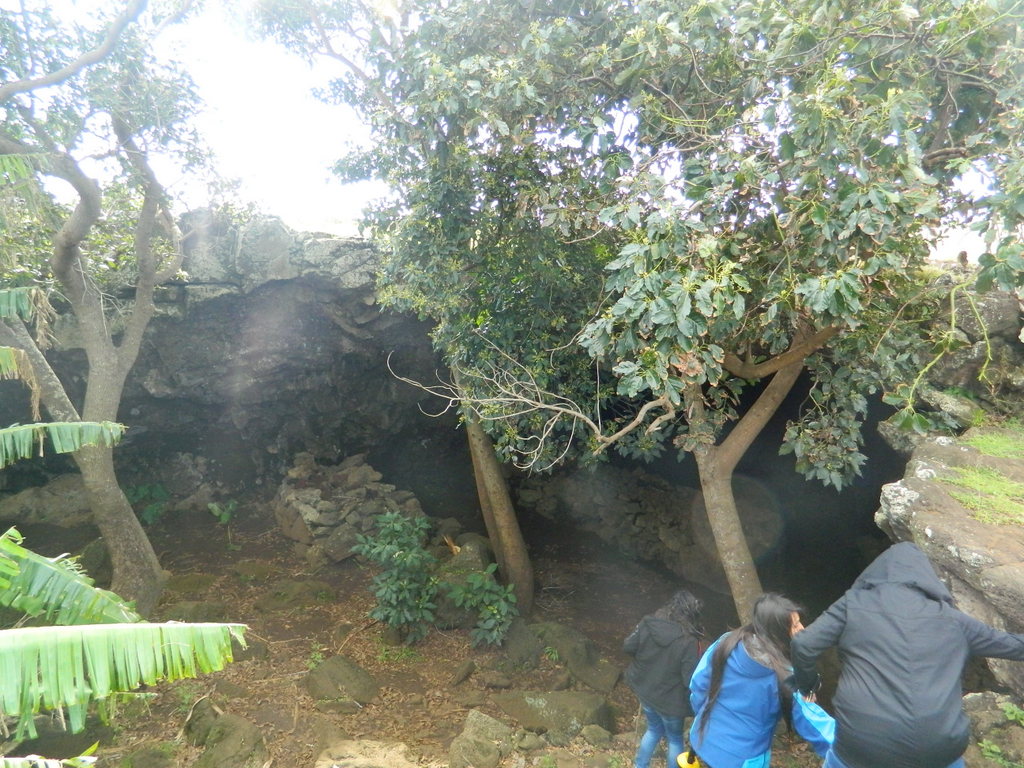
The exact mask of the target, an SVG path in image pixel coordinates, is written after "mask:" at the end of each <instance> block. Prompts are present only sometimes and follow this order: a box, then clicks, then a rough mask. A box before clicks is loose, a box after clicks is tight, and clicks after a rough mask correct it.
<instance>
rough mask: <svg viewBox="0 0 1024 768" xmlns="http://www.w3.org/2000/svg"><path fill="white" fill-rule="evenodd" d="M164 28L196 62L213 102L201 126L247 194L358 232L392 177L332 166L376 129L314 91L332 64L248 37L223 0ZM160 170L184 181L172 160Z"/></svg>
mask: <svg viewBox="0 0 1024 768" xmlns="http://www.w3.org/2000/svg"><path fill="white" fill-rule="evenodd" d="M165 35H166V40H163V41H161V42H162V44H163V45H166V46H168V49H169V51H168V52H169V53H171V54H172V55H175V57H176V58H178V59H179V60H181V61H182V62H183V63H184V64H185V65H186V67H187V68H188V69H189V71H190V74H191V75H192V78H193V79H194V80H195V81H196V85H197V87H198V90H199V95H200V96H201V98H202V99H203V101H204V102H205V108H204V110H203V112H202V114H201V115H200V117H199V119H198V129H199V130H200V132H201V134H202V135H203V136H204V138H205V139H206V141H207V142H208V144H209V146H210V147H211V148H212V150H213V152H214V153H215V155H216V161H215V162H216V166H217V168H218V169H219V171H220V173H221V175H222V176H224V177H226V178H237V179H239V180H240V181H241V187H240V190H239V195H240V197H241V198H242V200H243V201H246V202H254V203H256V204H257V205H258V206H259V207H260V210H261V211H262V212H263V213H267V214H273V215H275V216H280V217H281V218H282V219H283V220H284V222H285V223H286V224H288V225H289V226H291V227H293V228H295V229H298V230H305V231H323V232H329V233H331V234H338V235H354V234H356V227H355V221H356V220H357V219H358V217H359V214H360V212H361V210H362V208H363V206H364V205H365V203H366V202H368V201H369V200H370V199H372V198H373V197H375V196H378V195H380V194H381V193H382V192H383V186H382V185H379V184H373V183H359V184H349V185H343V184H342V183H341V182H340V181H338V180H337V179H336V177H334V176H333V174H332V173H331V171H330V166H331V165H332V164H333V163H334V161H335V160H337V159H338V158H339V157H341V156H342V155H343V154H344V149H345V145H346V144H347V143H362V142H364V141H365V140H366V137H367V131H366V129H365V128H364V127H363V126H362V125H361V124H360V123H359V121H358V119H357V118H356V117H355V116H354V114H353V113H352V112H351V111H348V110H346V109H345V108H343V107H339V106H331V105H327V104H324V103H322V102H320V101H318V100H317V99H316V98H315V97H314V96H313V95H312V93H311V89H312V88H314V87H316V86H319V85H323V84H324V83H326V81H327V79H328V78H329V76H330V74H332V73H331V72H330V71H327V72H324V73H314V71H313V70H311V69H310V68H309V67H308V66H307V65H306V64H305V63H304V62H302V61H301V60H300V59H299V58H298V57H294V56H291V55H289V54H288V53H287V52H286V51H285V50H284V49H283V48H281V47H280V46H278V45H276V44H274V43H270V42H261V41H255V40H251V39H247V38H246V35H245V32H244V30H242V29H238V28H236V27H234V26H233V25H232V23H231V22H230V21H229V19H228V17H227V15H226V14H225V13H224V12H223V10H222V8H221V4H220V3H219V2H211V3H207V8H206V9H204V11H203V12H202V14H201V15H198V16H196V17H195V18H193V19H191V20H189V21H188V22H187V23H186V24H183V25H180V26H179V27H177V28H171V29H169V30H167V31H166V32H165ZM160 53H161V54H163V53H164V51H160ZM161 180H162V181H163V182H164V183H165V184H170V185H174V184H175V182H176V179H175V178H174V177H173V175H170V174H168V172H167V171H166V170H164V169H161ZM179 183H184V182H183V181H181V182H179Z"/></svg>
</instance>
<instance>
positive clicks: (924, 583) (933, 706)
mask: <svg viewBox="0 0 1024 768" xmlns="http://www.w3.org/2000/svg"><path fill="white" fill-rule="evenodd" d="M833 645H837V646H838V648H839V658H840V661H841V662H842V671H841V672H840V676H839V686H838V689H837V690H836V695H835V698H834V699H833V705H834V708H835V717H836V740H835V744H834V746H833V749H834V750H835V751H836V754H837V755H838V756H839V758H840V759H841V760H842V761H843V762H844V763H846V764H847V765H848V766H850V768H879V766H885V767H886V768H946V766H948V765H949V764H950V763H953V762H954V761H956V760H957V758H959V757H960V756H961V755H962V754H963V752H964V750H965V749H966V748H967V740H968V733H969V731H968V721H967V717H966V715H964V712H963V705H962V702H961V697H962V695H963V693H962V691H961V687H960V678H961V675H962V674H963V669H964V665H965V664H966V662H967V660H968V658H969V657H971V656H990V657H995V658H1000V659H1016V660H1024V635H1013V634H1009V633H1007V632H1000V631H999V630H996V629H992V628H991V627H988V626H986V625H985V624H983V623H981V622H980V621H977V620H976V619H973V618H971V617H970V616H967V615H966V614H964V613H961V612H960V611H958V610H957V609H956V608H954V607H953V599H952V597H951V595H950V594H949V590H947V589H946V587H945V585H943V583H942V582H941V581H939V578H938V577H937V576H936V575H935V571H934V570H933V569H932V566H931V563H930V562H929V561H928V558H927V557H926V556H925V554H924V553H923V552H922V551H921V550H920V549H918V548H917V547H916V546H914V545H913V544H911V543H909V542H903V543H901V544H896V545H895V546H893V547H890V548H889V549H887V550H886V551H885V552H883V553H882V554H881V555H879V556H878V557H877V558H876V559H875V561H874V562H873V563H871V565H869V566H868V567H867V568H866V569H865V570H864V572H863V573H862V574H861V575H860V577H859V578H858V579H857V581H856V582H854V585H853V586H852V587H851V588H850V589H849V590H847V592H846V594H844V595H843V596H842V597H841V598H839V600H837V601H836V602H835V603H833V604H832V605H831V606H830V607H829V609H828V610H827V611H825V613H823V614H822V615H821V616H820V617H818V619H817V620H816V621H815V622H814V623H813V624H811V625H810V626H809V627H807V629H805V630H804V631H803V632H800V633H798V634H797V635H796V636H795V637H794V638H793V643H792V657H793V668H794V672H795V675H796V685H797V687H798V688H799V689H800V690H801V691H810V690H812V689H813V687H814V685H815V682H816V680H817V673H816V671H815V663H816V661H817V659H818V657H819V656H820V655H821V653H822V652H823V651H824V650H825V649H826V648H829V647H830V646H833Z"/></svg>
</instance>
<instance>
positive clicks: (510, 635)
mask: <svg viewBox="0 0 1024 768" xmlns="http://www.w3.org/2000/svg"><path fill="white" fill-rule="evenodd" d="M502 647H503V649H504V651H505V656H506V657H507V658H508V660H509V661H510V662H511V663H512V665H513V667H514V668H516V669H521V670H525V671H529V670H531V669H535V668H536V667H537V665H538V664H540V657H541V654H542V653H543V652H544V643H542V642H541V641H540V638H539V637H537V633H536V632H534V631H533V630H532V629H530V626H529V625H528V624H527V623H526V621H524V620H523V618H522V617H521V616H517V617H516V618H514V619H513V620H512V624H511V625H510V626H509V628H508V632H507V633H506V634H505V641H504V643H503V644H502Z"/></svg>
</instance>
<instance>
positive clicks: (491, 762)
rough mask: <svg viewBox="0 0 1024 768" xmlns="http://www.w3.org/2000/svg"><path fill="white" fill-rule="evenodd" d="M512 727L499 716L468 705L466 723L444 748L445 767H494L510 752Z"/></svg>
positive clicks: (496, 767)
mask: <svg viewBox="0 0 1024 768" xmlns="http://www.w3.org/2000/svg"><path fill="white" fill-rule="evenodd" d="M512 737H513V731H512V729H511V728H510V727H509V726H507V725H505V724H504V723H503V722H501V721H500V720H496V719H495V718H493V717H491V716H490V715H485V714H484V713H483V712H480V711H479V710H476V709H472V710H470V712H469V715H468V716H467V717H466V725H465V727H464V728H463V730H462V733H460V734H459V735H458V736H456V737H455V739H454V740H453V741H452V744H451V747H450V748H449V750H448V766H449V768H498V766H499V765H500V764H501V761H502V759H503V758H504V757H506V756H507V755H509V754H510V753H511V752H512V748H513V747H512Z"/></svg>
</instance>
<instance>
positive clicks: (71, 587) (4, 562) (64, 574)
mask: <svg viewBox="0 0 1024 768" xmlns="http://www.w3.org/2000/svg"><path fill="white" fill-rule="evenodd" d="M20 542H21V536H20V535H19V534H18V532H17V530H16V529H14V528H10V529H8V530H7V531H6V532H5V533H3V534H0V568H4V566H6V567H7V570H6V572H7V573H8V574H10V573H11V570H10V569H13V575H11V576H10V577H9V578H6V579H5V581H0V589H2V591H0V606H5V607H7V608H13V609H14V610H16V611H22V612H24V613H26V614H28V615H30V616H40V615H42V616H43V617H44V618H45V619H47V621H48V622H51V623H56V624H62V625H69V624H96V623H107V624H114V623H124V622H136V621H141V620H142V618H141V617H140V616H139V615H138V614H137V613H135V611H134V610H132V608H131V607H130V606H129V605H128V604H127V603H125V602H124V601H123V600H121V598H119V597H118V596H117V595H115V594H114V593H113V592H108V591H106V590H104V589H99V588H97V587H95V586H94V585H93V581H92V579H90V578H88V577H87V576H85V575H84V574H82V573H80V572H79V571H77V570H76V569H75V567H74V563H73V562H72V561H69V560H67V559H65V558H63V557H54V558H50V557H43V556H42V555H38V554H36V553H35V552H32V551H31V550H29V549H25V548H24V547H22V546H21V545H20Z"/></svg>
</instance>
